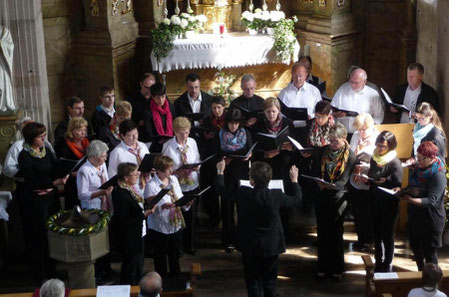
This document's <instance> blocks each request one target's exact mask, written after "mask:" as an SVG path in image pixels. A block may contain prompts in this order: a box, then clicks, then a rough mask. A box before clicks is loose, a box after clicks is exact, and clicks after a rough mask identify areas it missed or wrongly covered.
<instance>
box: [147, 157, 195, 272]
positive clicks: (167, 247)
mask: <svg viewBox="0 0 449 297" xmlns="http://www.w3.org/2000/svg"><path fill="white" fill-rule="evenodd" d="M153 167H154V169H156V175H155V176H154V178H152V179H151V180H150V182H148V183H147V185H146V187H145V195H144V197H153V196H155V195H157V193H159V191H161V190H162V189H166V188H169V189H170V191H169V192H168V193H167V194H166V195H165V196H164V197H163V198H162V199H161V201H159V202H158V203H157V204H156V206H155V208H154V213H153V214H151V215H149V216H148V229H149V234H150V238H151V240H152V242H153V243H154V248H155V249H154V270H156V272H157V273H159V274H160V275H161V276H162V277H166V276H168V269H167V258H168V267H169V268H170V276H172V277H173V276H178V275H179V274H180V273H181V266H180V265H179V257H180V254H181V229H182V228H184V227H185V222H184V218H183V215H182V211H181V209H180V208H179V207H175V205H174V203H175V202H176V200H178V199H180V198H181V197H182V196H183V195H182V191H181V187H180V186H179V182H178V179H177V178H176V176H174V175H172V173H173V160H172V159H171V158H170V157H167V156H159V157H157V158H156V159H155V160H154V163H153ZM147 199H148V198H147ZM189 208H190V205H186V206H183V209H184V210H188V209H189Z"/></svg>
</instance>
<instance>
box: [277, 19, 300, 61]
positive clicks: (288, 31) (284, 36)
mask: <svg viewBox="0 0 449 297" xmlns="http://www.w3.org/2000/svg"><path fill="white" fill-rule="evenodd" d="M297 21H298V18H297V17H296V16H293V17H292V18H291V19H287V18H284V19H280V20H279V21H278V22H277V23H276V27H275V28H274V48H275V49H276V56H277V57H278V59H281V60H282V61H286V60H290V59H291V58H292V55H293V53H294V50H295V43H296V33H295V23H296V22H297Z"/></svg>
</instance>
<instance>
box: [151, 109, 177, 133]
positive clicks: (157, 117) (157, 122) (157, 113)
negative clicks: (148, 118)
mask: <svg viewBox="0 0 449 297" xmlns="http://www.w3.org/2000/svg"><path fill="white" fill-rule="evenodd" d="M150 109H151V113H152V115H153V122H154V126H155V127H156V132H157V134H159V135H171V136H173V117H172V114H171V112H170V106H169V104H168V101H167V100H165V103H164V105H163V106H159V105H157V104H156V102H154V100H151V101H150ZM161 114H163V115H165V123H166V124H167V130H166V131H164V125H163V124H162V117H161Z"/></svg>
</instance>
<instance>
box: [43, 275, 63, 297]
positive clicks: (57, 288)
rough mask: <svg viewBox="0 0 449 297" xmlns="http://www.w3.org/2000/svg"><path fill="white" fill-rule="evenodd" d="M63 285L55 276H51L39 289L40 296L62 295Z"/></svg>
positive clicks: (58, 296)
mask: <svg viewBox="0 0 449 297" xmlns="http://www.w3.org/2000/svg"><path fill="white" fill-rule="evenodd" d="M64 295H65V285H64V283H63V282H62V281H60V280H59V279H57V278H52V279H49V280H48V281H46V282H45V283H43V284H42V286H41V289H40V291H39V296H40V297H64Z"/></svg>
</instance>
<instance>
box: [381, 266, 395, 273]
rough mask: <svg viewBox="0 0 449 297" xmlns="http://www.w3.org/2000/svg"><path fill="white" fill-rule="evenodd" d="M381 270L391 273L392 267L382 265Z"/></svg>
mask: <svg viewBox="0 0 449 297" xmlns="http://www.w3.org/2000/svg"><path fill="white" fill-rule="evenodd" d="M382 270H383V271H382V272H393V265H392V264H384V265H383V269H382Z"/></svg>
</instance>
